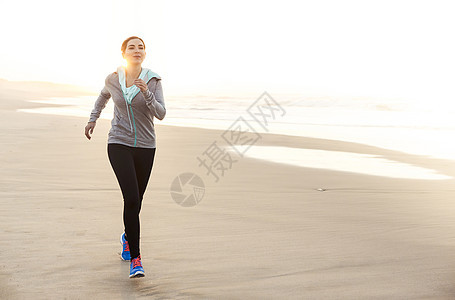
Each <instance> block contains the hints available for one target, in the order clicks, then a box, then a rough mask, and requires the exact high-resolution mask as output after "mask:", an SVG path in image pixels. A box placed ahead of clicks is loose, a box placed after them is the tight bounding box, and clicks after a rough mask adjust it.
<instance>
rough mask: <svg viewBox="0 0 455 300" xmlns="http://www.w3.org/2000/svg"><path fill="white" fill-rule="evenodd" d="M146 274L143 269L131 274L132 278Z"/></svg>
mask: <svg viewBox="0 0 455 300" xmlns="http://www.w3.org/2000/svg"><path fill="white" fill-rule="evenodd" d="M144 276H145V273H144V272H142V271H137V272H136V273H134V274H131V275H130V278H139V277H144Z"/></svg>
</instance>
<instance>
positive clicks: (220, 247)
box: [0, 92, 455, 299]
mask: <svg viewBox="0 0 455 300" xmlns="http://www.w3.org/2000/svg"><path fill="white" fill-rule="evenodd" d="M14 95H16V96H14ZM14 95H13V94H7V93H5V92H4V93H3V94H2V95H1V99H0V124H1V128H2V130H1V131H0V137H1V147H0V153H1V155H0V165H1V169H0V178H1V181H0V204H1V210H0V228H1V232H2V242H1V243H0V250H1V252H0V253H1V257H2V258H1V265H0V266H1V268H0V298H1V299H136V298H150V299H454V298H455V197H454V195H455V180H443V181H426V180H405V179H391V178H386V177H376V176H367V175H360V174H354V173H346V172H336V171H327V170H320V169H309V168H297V167H292V166H285V165H279V164H275V163H267V162H263V161H259V160H255V159H249V158H239V162H238V163H236V164H234V166H233V168H232V169H231V170H228V171H227V172H226V174H225V176H224V177H222V178H221V179H220V181H219V182H217V183H215V182H214V180H212V177H209V176H207V175H205V174H206V173H205V172H204V169H202V168H201V167H199V166H198V164H199V163H198V161H197V159H196V158H197V157H198V156H201V154H202V152H204V151H205V150H206V149H207V147H208V146H209V145H210V144H211V143H212V142H213V141H215V140H217V141H218V140H220V135H221V133H222V132H221V131H216V130H205V129H194V128H183V127H174V126H166V125H163V124H164V123H165V121H163V122H161V123H160V122H159V121H157V125H156V130H157V136H158V142H157V152H156V158H155V165H154V168H153V171H152V177H151V180H150V183H149V187H148V190H147V192H146V195H145V199H144V205H143V210H142V213H141V223H142V240H141V243H142V249H141V250H142V256H143V264H144V268H145V271H146V277H144V278H142V279H133V280H132V279H129V278H128V272H129V264H128V263H126V262H123V261H121V260H120V257H119V252H120V243H119V237H120V234H121V233H122V230H123V225H122V199H121V194H120V191H119V188H118V185H117V182H116V180H115V177H114V174H113V172H112V170H111V168H110V165H109V163H108V159H107V154H106V137H107V131H108V129H109V121H104V120H100V121H99V122H98V126H97V128H96V130H95V134H94V138H93V139H92V140H91V141H88V140H86V139H85V137H84V136H83V128H84V126H85V122H86V119H82V118H76V117H74V118H72V117H62V116H50V115H38V114H27V113H19V112H16V111H15V109H17V108H22V107H30V106H31V105H32V104H30V103H26V102H23V101H22V100H24V99H26V98H23V99H22V100H21V99H20V97H24V95H26V94H24V95H20V96H17V94H14ZM258 144H259V145H282V146H290V147H302V148H311V149H322V150H343V151H351V152H356V153H366V154H378V155H383V156H384V157H386V158H390V159H394V160H397V161H401V162H406V163H412V164H415V165H417V166H422V167H430V168H433V169H435V170H438V171H440V172H442V173H443V174H446V175H450V176H455V163H454V162H452V161H444V160H436V159H429V158H425V157H419V156H413V155H406V154H403V153H399V152H394V151H388V150H384V149H379V148H374V147H369V146H365V145H361V144H354V143H345V142H339V141H332V140H323V139H311V138H298V137H289V136H280V135H272V134H264V135H262V140H260V142H259V143H258ZM183 172H194V173H197V174H199V175H200V176H201V178H202V179H203V180H204V182H205V185H206V192H205V196H204V198H203V200H202V201H201V202H200V203H199V204H198V205H197V206H195V207H192V208H184V207H181V206H179V205H177V204H176V203H175V202H174V201H173V200H172V198H171V195H170V192H169V190H170V185H171V182H172V181H173V180H174V178H175V177H176V176H177V175H179V174H181V173H183ZM318 188H324V189H327V190H326V191H325V192H320V191H317V190H316V189H318Z"/></svg>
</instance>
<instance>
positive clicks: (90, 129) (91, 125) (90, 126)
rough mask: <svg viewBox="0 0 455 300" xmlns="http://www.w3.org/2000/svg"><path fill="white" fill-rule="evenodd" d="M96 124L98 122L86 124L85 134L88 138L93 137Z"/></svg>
mask: <svg viewBox="0 0 455 300" xmlns="http://www.w3.org/2000/svg"><path fill="white" fill-rule="evenodd" d="M95 126H96V122H88V123H87V126H85V136H86V137H87V138H88V139H91V138H92V137H91V136H90V135H91V134H93V129H95Z"/></svg>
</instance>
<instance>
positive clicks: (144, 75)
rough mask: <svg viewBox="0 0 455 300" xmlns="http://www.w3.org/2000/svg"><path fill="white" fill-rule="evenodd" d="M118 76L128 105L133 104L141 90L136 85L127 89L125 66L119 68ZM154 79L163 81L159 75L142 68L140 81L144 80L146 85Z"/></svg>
mask: <svg viewBox="0 0 455 300" xmlns="http://www.w3.org/2000/svg"><path fill="white" fill-rule="evenodd" d="M117 74H118V81H119V83H120V87H121V88H122V92H123V97H124V98H125V101H126V102H127V103H128V104H131V102H132V101H133V98H134V97H135V96H136V95H137V94H138V93H139V92H140V89H139V88H138V87H137V86H136V85H132V86H130V87H129V88H127V87H126V69H125V67H124V66H120V67H118V68H117ZM154 77H155V78H157V79H161V77H160V76H159V75H158V74H156V73H155V72H153V71H152V70H150V69H147V68H142V71H141V74H139V79H142V80H144V81H145V82H146V83H148V82H149V81H150V80H151V79H152V78H154Z"/></svg>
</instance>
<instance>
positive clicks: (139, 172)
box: [85, 36, 166, 278]
mask: <svg viewBox="0 0 455 300" xmlns="http://www.w3.org/2000/svg"><path fill="white" fill-rule="evenodd" d="M121 50H122V55H123V58H124V59H125V60H126V61H127V66H126V67H123V66H121V67H118V68H117V72H114V73H112V74H109V75H108V76H107V77H106V81H105V86H104V88H103V89H102V91H101V93H100V95H99V96H98V99H97V100H96V102H95V105H94V108H93V110H92V112H91V114H90V118H89V121H88V124H87V126H85V136H86V137H87V138H88V139H89V140H90V139H91V134H93V130H94V128H95V126H96V120H97V119H98V118H99V117H100V114H101V111H102V110H103V108H104V107H105V106H106V103H107V102H108V101H109V99H110V98H111V97H112V100H113V101H114V117H113V119H112V122H111V129H110V131H109V135H108V142H107V153H108V157H109V162H110V163H111V166H112V169H113V170H114V173H115V176H116V177H117V181H118V184H119V186H120V189H121V191H122V195H123V223H124V228H125V231H124V233H122V235H121V237H120V241H121V243H122V254H121V258H122V259H123V260H126V261H131V262H130V275H129V277H130V278H135V277H143V276H145V272H144V268H143V267H142V262H141V255H140V247H139V238H140V221H139V213H140V211H141V205H142V198H143V196H144V193H145V189H146V187H147V183H148V181H149V178H150V174H151V171H152V167H153V161H154V158H155V151H156V136H155V128H154V124H153V118H154V117H155V118H157V119H159V120H162V119H163V118H164V116H165V115H166V108H165V106H164V99H163V90H162V87H161V77H160V76H159V75H158V74H156V73H154V72H152V71H151V70H150V69H146V68H143V67H142V62H143V61H144V59H145V55H146V52H145V44H144V41H143V40H142V39H141V38H139V37H136V36H132V37H129V38H127V39H126V40H125V41H124V42H123V44H122V47H121Z"/></svg>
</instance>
